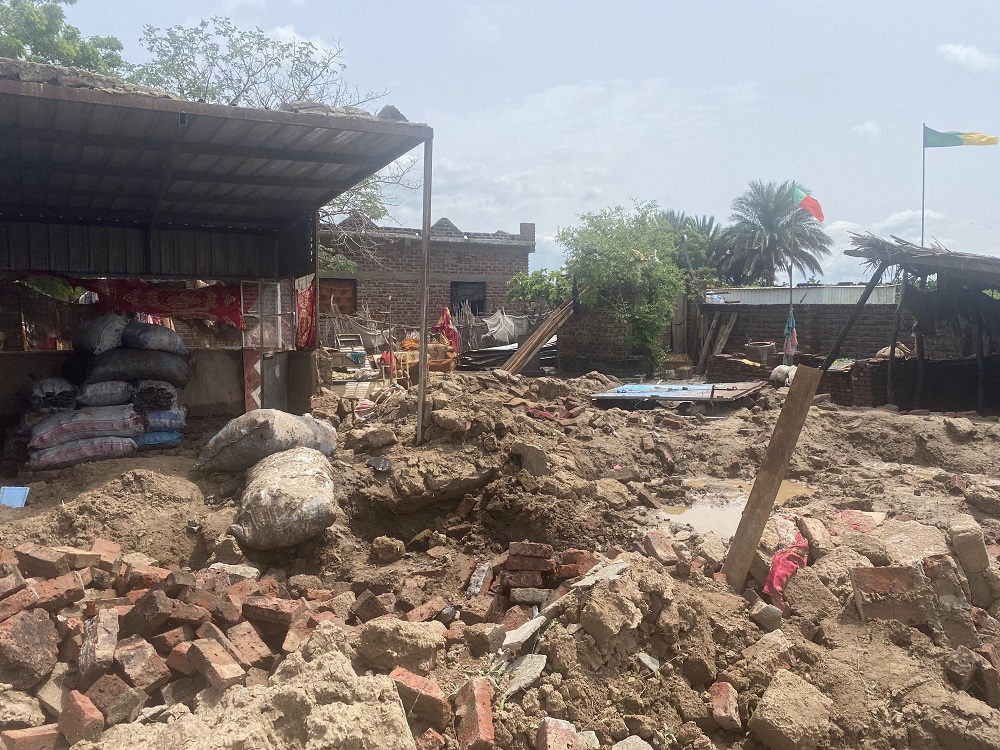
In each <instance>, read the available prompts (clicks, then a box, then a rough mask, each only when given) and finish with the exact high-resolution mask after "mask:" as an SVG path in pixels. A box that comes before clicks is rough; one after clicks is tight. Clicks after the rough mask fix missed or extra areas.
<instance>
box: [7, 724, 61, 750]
mask: <svg viewBox="0 0 1000 750" xmlns="http://www.w3.org/2000/svg"><path fill="white" fill-rule="evenodd" d="M0 738H2V740H3V746H4V748H6V750H58V748H59V747H60V746H61V743H60V741H59V726H58V725H57V724H46V725H44V726H41V727H30V728H28V729H8V730H7V731H6V732H0Z"/></svg>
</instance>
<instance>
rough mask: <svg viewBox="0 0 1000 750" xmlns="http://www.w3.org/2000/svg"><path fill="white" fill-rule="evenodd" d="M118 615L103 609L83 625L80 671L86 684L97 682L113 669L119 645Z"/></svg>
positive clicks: (113, 611) (110, 610) (111, 610)
mask: <svg viewBox="0 0 1000 750" xmlns="http://www.w3.org/2000/svg"><path fill="white" fill-rule="evenodd" d="M118 630H119V628H118V613H117V612H116V611H115V610H113V609H102V610H100V611H99V612H98V613H97V614H96V615H94V616H93V617H91V618H90V619H89V620H87V621H86V622H85V623H84V624H83V645H82V647H81V650H80V660H79V664H78V667H79V671H80V677H81V678H82V679H83V680H84V681H85V682H90V681H91V680H96V679H97V678H98V677H100V676H101V675H102V674H104V673H105V672H107V671H108V670H109V669H111V665H112V663H113V662H114V658H115V649H116V648H117V645H118Z"/></svg>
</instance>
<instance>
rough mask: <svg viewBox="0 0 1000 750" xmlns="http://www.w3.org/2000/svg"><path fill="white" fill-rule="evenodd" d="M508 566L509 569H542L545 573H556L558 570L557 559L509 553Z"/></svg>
mask: <svg viewBox="0 0 1000 750" xmlns="http://www.w3.org/2000/svg"><path fill="white" fill-rule="evenodd" d="M506 568H507V570H540V571H542V572H544V573H554V572H555V570H556V561H555V560H553V559H552V558H545V557H529V556H525V555H509V556H508V557H507V563H506Z"/></svg>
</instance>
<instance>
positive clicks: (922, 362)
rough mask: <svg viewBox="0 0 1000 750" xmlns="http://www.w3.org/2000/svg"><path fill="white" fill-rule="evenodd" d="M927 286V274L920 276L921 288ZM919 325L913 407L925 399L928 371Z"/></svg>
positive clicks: (918, 325)
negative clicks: (925, 383) (925, 380)
mask: <svg viewBox="0 0 1000 750" xmlns="http://www.w3.org/2000/svg"><path fill="white" fill-rule="evenodd" d="M926 288H927V274H924V275H923V276H921V277H920V290H921V291H923V290H924V289H926ZM915 325H916V327H917V337H916V345H915V348H916V350H917V389H916V391H915V392H914V394H913V408H914V409H920V408H921V407H922V405H923V401H924V375H925V374H926V371H927V357H926V353H925V352H924V334H922V333H921V332H920V321H919V320H917V321H915Z"/></svg>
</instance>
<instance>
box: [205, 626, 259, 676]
mask: <svg viewBox="0 0 1000 750" xmlns="http://www.w3.org/2000/svg"><path fill="white" fill-rule="evenodd" d="M196 635H197V636H198V638H207V639H208V640H211V641H215V642H216V643H218V644H219V645H220V646H222V648H224V649H225V651H226V653H227V654H229V655H230V656H231V657H232V658H233V660H234V661H235V662H237V663H238V664H239V665H240V666H241V667H243V668H244V669H246V668H247V667H249V666H250V664H249V663H248V662H244V661H243V654H242V653H241V652H240V651H239V650H238V649H237V648H236V646H235V644H234V643H233V642H232V641H231V640H229V638H228V637H227V636H226V634H225V633H223V632H222V631H221V630H219V628H218V626H217V625H214V624H213V623H210V622H206V623H205V624H204V625H202V626H201V627H200V628H198V632H197V633H196Z"/></svg>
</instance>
